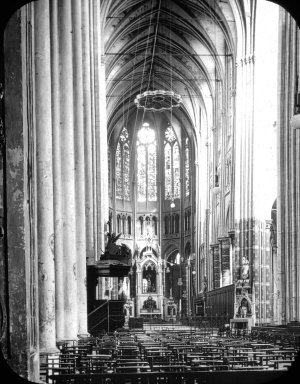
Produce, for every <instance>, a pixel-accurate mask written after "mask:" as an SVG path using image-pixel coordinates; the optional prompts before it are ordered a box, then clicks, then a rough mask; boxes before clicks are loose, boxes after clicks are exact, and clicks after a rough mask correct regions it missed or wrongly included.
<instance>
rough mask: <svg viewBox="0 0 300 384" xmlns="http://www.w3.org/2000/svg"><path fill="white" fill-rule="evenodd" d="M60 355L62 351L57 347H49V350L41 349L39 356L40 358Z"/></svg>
mask: <svg viewBox="0 0 300 384" xmlns="http://www.w3.org/2000/svg"><path fill="white" fill-rule="evenodd" d="M58 353H60V350H59V349H58V348H56V347H49V348H40V350H39V354H40V356H43V355H57V354H58Z"/></svg>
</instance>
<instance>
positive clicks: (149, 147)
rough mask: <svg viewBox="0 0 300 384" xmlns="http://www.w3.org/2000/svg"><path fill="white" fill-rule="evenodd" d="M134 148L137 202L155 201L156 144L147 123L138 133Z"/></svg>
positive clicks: (153, 134) (153, 133) (152, 132)
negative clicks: (135, 155) (135, 150)
mask: <svg viewBox="0 0 300 384" xmlns="http://www.w3.org/2000/svg"><path fill="white" fill-rule="evenodd" d="M136 147H137V148H136V149H137V198H138V201H141V202H142V201H146V200H148V201H157V143H156V137H155V131H154V129H152V128H150V126H149V124H148V123H144V124H143V125H142V127H141V128H140V130H139V131H138V134H137V142H136Z"/></svg>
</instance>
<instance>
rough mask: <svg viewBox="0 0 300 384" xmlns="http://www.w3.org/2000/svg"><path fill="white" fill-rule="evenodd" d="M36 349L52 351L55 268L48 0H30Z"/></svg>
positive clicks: (54, 340)
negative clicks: (33, 131)
mask: <svg viewBox="0 0 300 384" xmlns="http://www.w3.org/2000/svg"><path fill="white" fill-rule="evenodd" d="M34 27H35V34H34V37H35V41H34V44H35V100H36V105H35V108H36V170H37V223H38V225H37V239H38V243H37V247H38V274H39V324H40V332H39V344H40V353H55V352H56V351H57V349H56V335H55V270H54V255H53V230H54V229H53V175H52V118H51V68H50V25H49V3H48V1H38V2H36V3H35V4H34Z"/></svg>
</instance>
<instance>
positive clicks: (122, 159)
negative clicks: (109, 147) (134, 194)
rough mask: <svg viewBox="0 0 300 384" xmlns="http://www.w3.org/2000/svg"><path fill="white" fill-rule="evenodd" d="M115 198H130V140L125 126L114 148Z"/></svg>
mask: <svg viewBox="0 0 300 384" xmlns="http://www.w3.org/2000/svg"><path fill="white" fill-rule="evenodd" d="M116 198H117V199H124V200H130V142H129V139H128V131H127V129H126V128H125V127H124V128H123V129H122V132H121V134H120V138H119V142H118V145H117V150H116Z"/></svg>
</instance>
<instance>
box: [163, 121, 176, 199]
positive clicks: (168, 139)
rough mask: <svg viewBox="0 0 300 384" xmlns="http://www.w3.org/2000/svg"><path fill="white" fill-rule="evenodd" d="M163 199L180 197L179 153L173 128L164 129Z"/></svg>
mask: <svg viewBox="0 0 300 384" xmlns="http://www.w3.org/2000/svg"><path fill="white" fill-rule="evenodd" d="M164 144H165V151H164V154H165V199H168V200H169V199H172V198H173V199H179V198H180V153H179V145H178V141H177V139H176V136H175V133H174V131H173V128H172V127H171V126H169V127H168V128H167V129H166V130H165V142H164Z"/></svg>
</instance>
